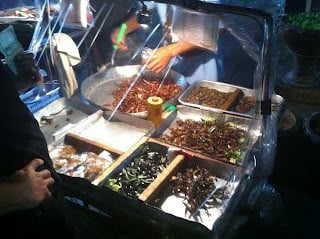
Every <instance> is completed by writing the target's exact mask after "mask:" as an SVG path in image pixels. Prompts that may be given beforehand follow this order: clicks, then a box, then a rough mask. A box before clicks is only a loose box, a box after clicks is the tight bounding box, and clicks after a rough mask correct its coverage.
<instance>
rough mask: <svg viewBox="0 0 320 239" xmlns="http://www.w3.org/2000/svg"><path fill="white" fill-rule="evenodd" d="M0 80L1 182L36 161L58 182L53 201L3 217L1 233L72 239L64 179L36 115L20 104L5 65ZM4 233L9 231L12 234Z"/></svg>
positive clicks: (0, 70) (1, 69)
mask: <svg viewBox="0 0 320 239" xmlns="http://www.w3.org/2000/svg"><path fill="white" fill-rule="evenodd" d="M0 64H1V63H0ZM0 78H1V79H0V82H1V92H0V109H1V112H2V113H1V122H0V132H1V138H0V181H2V180H5V178H6V177H8V176H9V175H10V174H12V173H13V172H14V171H16V170H18V169H21V168H22V167H24V166H25V165H26V164H28V163H29V162H30V161H31V160H32V159H33V158H35V157H37V158H42V159H43V160H44V162H45V163H44V165H43V167H44V168H47V169H49V170H50V171H51V174H52V176H53V177H54V179H55V184H54V185H53V187H52V188H51V191H52V193H53V197H52V199H51V200H50V201H48V202H46V203H43V204H41V205H40V206H38V207H37V208H34V209H32V210H24V211H16V212H12V213H7V214H5V215H2V216H0V225H1V231H2V232H1V233H2V235H10V238H16V237H15V236H21V235H22V236H27V235H29V236H32V238H38V237H39V238H56V239H57V238H72V232H71V228H70V227H69V224H68V222H67V219H66V218H65V214H66V211H65V210H66V207H65V205H64V203H65V202H64V198H63V194H62V189H61V179H60V177H59V175H58V174H57V173H56V172H55V170H54V168H53V166H52V161H51V159H50V156H49V153H48V148H47V143H46V140H45V138H44V135H43V134H42V132H41V130H40V127H39V124H38V122H37V120H36V119H35V118H34V117H33V114H32V113H31V112H30V111H29V110H28V108H27V107H26V106H25V104H24V103H23V102H22V101H21V100H20V98H19V94H18V92H17V89H16V85H15V82H14V80H13V79H12V76H11V75H10V74H9V73H8V71H7V70H6V69H5V67H4V66H3V65H2V64H1V66H0ZM0 196H1V195H0ZM3 230H4V231H6V230H8V233H9V234H6V233H4V232H3ZM43 233H45V234H43Z"/></svg>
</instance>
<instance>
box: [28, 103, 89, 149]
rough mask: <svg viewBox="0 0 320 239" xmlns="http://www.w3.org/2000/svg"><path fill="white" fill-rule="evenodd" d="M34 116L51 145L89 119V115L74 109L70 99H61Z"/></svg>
mask: <svg viewBox="0 0 320 239" xmlns="http://www.w3.org/2000/svg"><path fill="white" fill-rule="evenodd" d="M34 116H35V118H36V119H37V121H38V122H39V125H40V128H41V131H42V132H43V134H44V136H45V138H46V140H47V143H48V144H50V143H52V142H54V141H57V140H59V139H61V138H62V137H63V136H64V135H65V134H66V132H67V131H68V130H69V129H71V128H72V127H74V126H75V125H76V124H77V123H78V122H80V121H81V120H83V119H85V118H86V117H88V114H86V113H85V112H83V111H81V110H79V109H78V108H76V107H74V106H73V105H72V103H71V100H70V99H68V98H66V97H61V98H59V99H57V100H55V101H53V102H52V103H50V104H48V105H47V106H46V107H45V108H43V109H41V110H39V111H38V112H36V113H34Z"/></svg>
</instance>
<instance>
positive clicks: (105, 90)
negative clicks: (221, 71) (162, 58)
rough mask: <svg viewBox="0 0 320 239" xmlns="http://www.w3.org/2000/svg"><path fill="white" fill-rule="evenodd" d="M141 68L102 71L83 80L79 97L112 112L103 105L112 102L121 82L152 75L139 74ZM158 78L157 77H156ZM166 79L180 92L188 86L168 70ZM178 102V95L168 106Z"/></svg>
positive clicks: (178, 76)
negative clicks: (176, 86)
mask: <svg viewBox="0 0 320 239" xmlns="http://www.w3.org/2000/svg"><path fill="white" fill-rule="evenodd" d="M141 70H142V66H141V65H127V66H116V67H113V68H110V69H106V70H104V71H101V72H98V73H95V74H93V75H91V76H89V77H88V78H87V79H85V80H84V81H83V82H82V84H81V89H80V93H81V96H83V98H84V99H85V100H87V101H88V103H90V104H92V105H94V106H96V107H99V108H101V109H105V110H113V109H112V108H106V107H105V106H104V105H111V104H112V102H113V95H112V92H113V91H114V90H115V89H117V88H118V84H119V82H121V81H124V80H127V79H128V78H129V77H132V76H135V75H138V74H144V75H148V76H152V75H154V73H151V72H150V71H148V70H145V72H143V73H142V72H141ZM157 77H159V75H157ZM167 77H170V78H171V79H173V80H174V81H175V82H176V83H177V84H178V85H179V86H180V87H181V89H182V90H181V92H182V91H183V90H184V89H185V88H186V87H187V86H188V83H187V82H186V80H185V78H184V76H182V75H181V74H179V73H177V72H175V71H173V70H170V71H169V74H168V75H167ZM177 101H178V95H177V96H176V97H175V98H174V99H171V100H170V101H169V102H167V103H170V104H176V103H177ZM130 114H131V115H134V116H137V117H140V118H146V117H147V112H146V111H145V112H139V113H130Z"/></svg>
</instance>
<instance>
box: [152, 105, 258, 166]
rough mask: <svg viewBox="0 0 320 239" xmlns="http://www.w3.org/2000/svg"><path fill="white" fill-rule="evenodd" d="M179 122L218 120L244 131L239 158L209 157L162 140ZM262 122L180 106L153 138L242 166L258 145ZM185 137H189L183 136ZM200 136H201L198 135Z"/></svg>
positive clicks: (175, 144) (195, 144) (177, 144)
mask: <svg viewBox="0 0 320 239" xmlns="http://www.w3.org/2000/svg"><path fill="white" fill-rule="evenodd" d="M179 120H182V121H186V120H193V121H203V120H209V121H212V120H217V121H219V122H224V123H228V124H231V125H232V126H234V127H236V128H239V129H242V130H244V131H245V137H244V139H243V143H242V146H241V148H240V154H239V155H238V156H237V158H236V160H234V159H233V160H226V159H223V158H221V157H218V156H216V155H209V154H206V153H204V152H202V151H198V150H194V149H192V148H188V147H185V146H182V145H180V144H179V143H174V142H167V141H163V140H161V139H160V137H161V136H163V135H169V134H170V133H171V130H172V129H175V128H177V127H178V124H177V122H178V121H179ZM260 127H261V126H260V122H259V121H258V120H257V119H253V118H247V117H242V116H238V115H231V114H221V113H219V112H214V111H209V110H202V109H198V108H194V107H189V106H184V105H178V106H177V111H176V112H174V113H172V114H171V115H170V116H169V117H168V118H167V119H166V120H165V121H163V122H162V124H161V125H160V127H159V128H157V130H156V131H155V132H154V133H153V135H152V136H151V137H152V138H154V139H156V140H159V141H162V142H166V143H168V144H171V145H173V146H176V147H181V148H184V149H186V150H188V151H191V152H194V153H199V154H202V155H205V156H208V157H212V158H213V159H216V160H220V161H224V162H228V163H236V164H239V165H242V163H243V162H244V161H245V159H246V158H247V152H248V150H250V149H252V147H253V146H254V144H255V143H256V141H257V139H258V137H259V133H260ZM181 135H182V133H181ZM182 136H183V137H188V135H182ZM198 136H199V135H198ZM194 146H198V145H197V142H195V143H194Z"/></svg>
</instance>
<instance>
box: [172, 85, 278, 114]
mask: <svg viewBox="0 0 320 239" xmlns="http://www.w3.org/2000/svg"><path fill="white" fill-rule="evenodd" d="M197 87H205V88H208V89H214V90H217V91H220V92H223V93H230V92H234V91H235V90H236V89H239V90H241V91H242V96H241V95H240V96H239V99H241V98H243V97H254V98H255V97H256V93H255V91H254V90H253V89H248V88H244V87H239V86H236V85H231V84H227V83H222V82H214V81H205V80H203V81H197V82H195V83H193V84H192V85H190V86H189V87H188V88H187V89H186V90H185V91H184V92H183V93H182V94H181V95H180V96H179V98H178V101H179V102H180V103H181V104H183V105H187V106H191V107H196V108H200V109H205V110H211V111H215V112H220V113H229V114H235V115H240V116H243V117H252V116H253V115H254V113H255V112H256V107H257V106H258V105H257V101H255V104H254V105H253V106H252V107H251V109H250V110H249V111H247V112H244V113H241V112H237V111H236V110H235V105H236V104H237V102H238V100H239V99H238V100H236V101H235V102H234V103H233V104H232V105H231V106H230V108H229V109H219V108H213V107H209V106H205V105H202V104H201V102H198V103H192V102H189V101H188V97H189V96H190V95H191V93H192V92H193V91H194V90H195V89H196V88H197ZM271 101H272V102H271V103H272V111H277V112H280V113H281V112H282V110H283V104H284V99H283V97H281V96H280V95H276V94H274V95H273V96H272V100H271Z"/></svg>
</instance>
